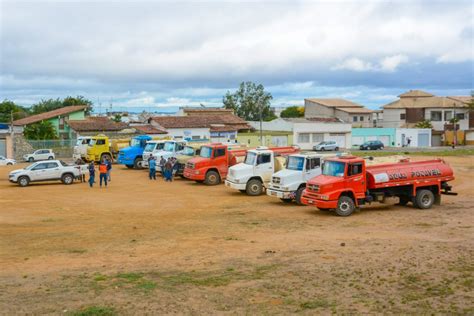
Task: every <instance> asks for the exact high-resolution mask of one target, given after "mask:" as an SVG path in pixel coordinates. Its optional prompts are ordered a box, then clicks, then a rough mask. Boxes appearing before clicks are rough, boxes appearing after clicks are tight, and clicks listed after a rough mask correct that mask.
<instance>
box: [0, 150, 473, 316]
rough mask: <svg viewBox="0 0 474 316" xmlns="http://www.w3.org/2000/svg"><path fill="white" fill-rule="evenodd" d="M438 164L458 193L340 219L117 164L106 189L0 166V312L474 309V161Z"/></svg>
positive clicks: (461, 159)
mask: <svg viewBox="0 0 474 316" xmlns="http://www.w3.org/2000/svg"><path fill="white" fill-rule="evenodd" d="M422 159H423V158H422ZM424 159H426V158H424ZM446 160H448V161H449V163H450V164H451V166H452V167H453V168H454V169H455V175H456V180H455V181H454V182H453V185H454V190H455V191H456V192H459V193H460V195H459V196H457V197H455V196H446V197H445V196H443V200H442V205H441V206H437V207H434V208H433V209H430V210H423V211H422V210H418V209H414V208H413V207H411V206H407V207H401V206H394V205H382V204H373V205H372V206H368V207H365V208H363V210H362V211H361V212H359V213H356V214H354V215H353V216H351V217H348V218H341V217H337V216H334V215H332V214H331V213H326V212H320V211H318V210H316V209H315V208H311V207H300V206H296V205H287V204H284V203H282V202H280V201H279V200H278V199H274V198H271V197H268V196H266V195H264V196H260V197H249V196H246V195H242V194H241V193H238V192H234V191H232V190H230V189H227V188H225V187H224V185H220V186H216V187H207V186H204V185H200V184H196V183H193V182H189V181H185V180H181V179H179V180H176V181H174V182H173V183H165V182H163V181H162V180H158V181H149V180H148V179H147V173H146V171H143V170H139V171H135V170H126V169H122V168H121V167H120V166H116V167H115V168H114V170H113V173H112V182H111V183H110V185H109V187H108V188H102V189H100V188H99V187H94V188H93V189H90V188H89V187H88V185H87V184H85V183H75V184H73V185H70V186H65V185H62V184H60V183H41V184H34V185H31V186H30V187H27V188H20V187H18V186H16V185H13V184H10V183H9V182H8V181H7V175H8V172H9V171H10V170H11V169H14V168H10V167H1V168H0V314H8V315H11V314H69V313H72V314H73V313H75V312H77V311H80V310H83V309H86V308H90V309H89V311H91V312H92V311H94V308H95V311H97V310H99V309H100V308H101V307H102V308H103V311H104V310H105V311H111V312H115V313H117V314H125V315H128V314H182V313H185V314H202V313H205V314H222V313H231V314H236V313H237V314H262V313H263V314H288V313H295V312H298V313H303V314H314V313H334V312H335V313H397V314H398V313H409V314H420V313H424V314H426V313H460V314H473V313H474V304H473V302H474V294H473V291H474V260H473V259H474V216H473V211H474V199H473V197H472V194H473V193H474V182H473V178H474V159H473V157H447V158H446Z"/></svg>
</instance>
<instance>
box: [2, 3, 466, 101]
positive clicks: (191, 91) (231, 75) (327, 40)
mask: <svg viewBox="0 0 474 316" xmlns="http://www.w3.org/2000/svg"><path fill="white" fill-rule="evenodd" d="M0 5H1V6H0V34H1V51H0V67H1V68H0V98H1V99H5V98H6V99H11V100H14V101H16V102H18V103H19V104H23V105H31V104H33V103H35V102H37V101H39V100H41V99H45V98H57V97H61V98H62V97H65V96H67V95H83V96H85V97H87V98H89V99H91V100H93V101H94V102H95V103H96V104H97V105H98V104H99V103H101V104H102V107H105V106H108V105H109V103H111V102H112V104H113V106H114V109H118V108H122V109H124V108H132V107H135V108H143V107H145V108H148V109H155V108H162V107H167V106H181V105H199V104H200V103H203V104H205V105H209V106H217V105H220V104H221V100H222V95H223V94H224V93H225V92H226V91H227V90H231V91H233V90H235V89H236V87H237V86H238V84H239V83H240V82H241V81H247V80H250V81H254V82H258V83H262V84H264V86H265V87H266V89H267V90H269V91H270V92H271V93H272V94H273V96H274V100H273V102H272V104H273V105H274V106H287V105H293V104H302V103H303V99H304V98H307V97H341V98H347V99H350V100H353V101H356V102H359V103H362V104H364V105H367V106H369V107H371V108H377V107H379V106H380V105H383V104H385V103H388V102H390V101H393V100H394V99H395V98H396V96H397V95H398V94H400V93H402V92H404V91H405V90H407V89H424V90H427V91H429V92H432V93H434V94H438V95H468V94H469V93H470V91H471V90H472V89H473V58H474V57H473V34H474V32H473V23H474V22H473V19H474V13H473V5H472V2H471V1H457V0H451V1H409V0H400V1H368V0H364V1H347V0H346V1H337V0H333V1H329V0H327V1H258V2H257V1H117V0H115V1H108V0H101V1H99V0H96V1H90V0H87V1H69V0H63V1H60V0H55V1H54V0H51V1H42V0H36V1H28V2H27V1H18V0H15V1H13V0H11V1H10V0H0Z"/></svg>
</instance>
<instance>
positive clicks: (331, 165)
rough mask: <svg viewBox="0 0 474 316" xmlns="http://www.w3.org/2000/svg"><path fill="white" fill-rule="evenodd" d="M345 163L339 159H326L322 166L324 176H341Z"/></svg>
mask: <svg viewBox="0 0 474 316" xmlns="http://www.w3.org/2000/svg"><path fill="white" fill-rule="evenodd" d="M345 166H346V164H345V163H344V162H340V161H326V162H325V163H324V166H323V174H324V175H325V176H333V177H343V176H344V168H345Z"/></svg>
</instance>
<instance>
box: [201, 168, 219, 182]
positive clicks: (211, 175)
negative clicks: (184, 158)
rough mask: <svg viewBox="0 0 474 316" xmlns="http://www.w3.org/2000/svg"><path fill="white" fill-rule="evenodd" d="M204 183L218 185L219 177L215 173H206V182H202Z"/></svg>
mask: <svg viewBox="0 0 474 316" xmlns="http://www.w3.org/2000/svg"><path fill="white" fill-rule="evenodd" d="M204 183H205V184H207V185H218V184H219V183H221V177H220V175H219V173H217V172H216V171H208V172H207V173H206V180H204Z"/></svg>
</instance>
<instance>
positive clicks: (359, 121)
mask: <svg viewBox="0 0 474 316" xmlns="http://www.w3.org/2000/svg"><path fill="white" fill-rule="evenodd" d="M304 110H305V114H304V115H305V118H313V117H336V118H338V119H340V120H342V121H343V122H346V123H351V124H352V126H354V127H372V126H374V125H373V122H372V116H373V111H372V110H370V109H367V108H366V107H364V106H363V105H360V104H358V103H355V102H352V101H349V100H346V99H339V98H309V99H305V100H304Z"/></svg>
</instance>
